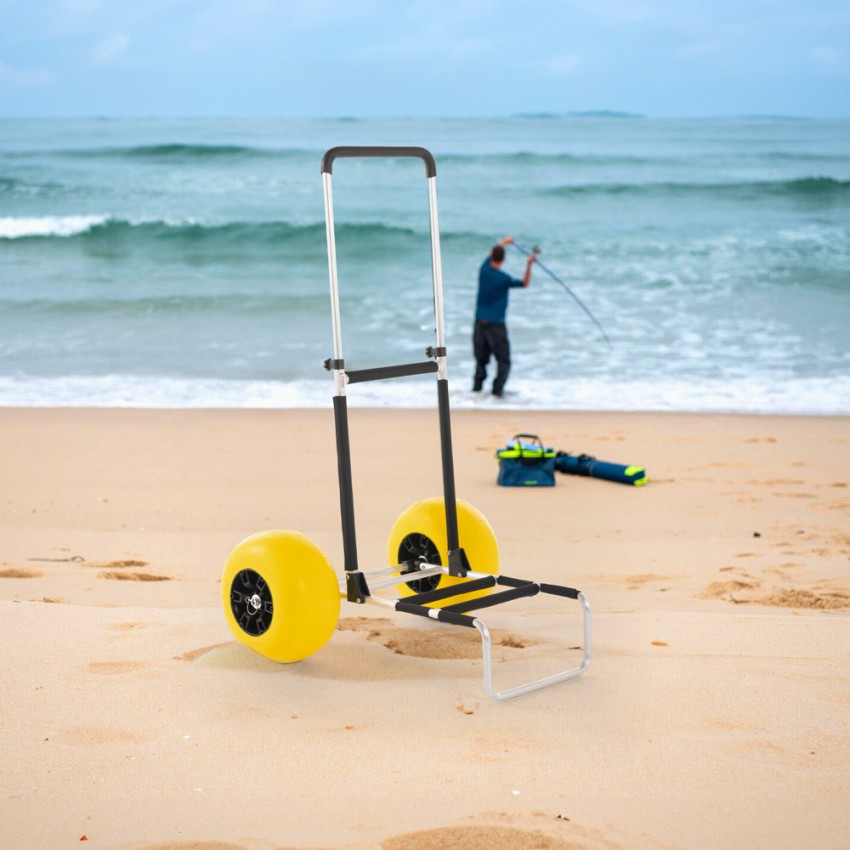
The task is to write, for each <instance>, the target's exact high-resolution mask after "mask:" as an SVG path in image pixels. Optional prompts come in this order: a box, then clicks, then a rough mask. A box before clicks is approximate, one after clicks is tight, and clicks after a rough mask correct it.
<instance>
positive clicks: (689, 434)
mask: <svg viewBox="0 0 850 850" xmlns="http://www.w3.org/2000/svg"><path fill="white" fill-rule="evenodd" d="M453 427H454V442H455V457H456V467H457V481H458V492H459V495H460V496H461V497H463V498H464V499H467V500H468V501H470V502H472V503H473V504H474V505H476V506H477V507H478V508H479V509H480V510H481V511H482V512H483V513H484V514H485V515H486V516H487V517H488V519H489V520H490V523H491V524H492V526H493V528H494V530H495V532H496V536H497V539H498V541H499V546H500V552H501V569H502V572H503V573H506V574H510V575H516V576H521V577H525V578H531V579H538V580H544V581H548V582H556V583H560V584H567V585H572V586H574V587H578V588H580V589H581V590H583V591H584V592H585V594H586V595H587V596H588V598H589V600H590V602H591V604H592V605H593V610H594V640H593V653H594V658H593V662H592V664H591V666H590V669H589V670H588V672H587V673H586V674H585V675H584V676H583V677H581V678H579V679H576V680H573V681H570V682H566V683H563V684H560V685H557V686H555V687H553V688H549V689H547V690H543V691H540V692H538V693H535V694H531V695H527V696H523V697H520V698H518V699H515V700H511V701H508V702H496V701H494V700H491V699H489V698H488V697H487V695H486V693H485V691H484V689H483V685H482V679H481V661H480V657H479V645H478V640H477V635H476V634H475V633H474V632H472V631H469V630H464V629H458V628H455V627H449V626H444V625H441V624H437V623H431V622H429V621H426V620H421V619H420V618H415V617H410V616H407V615H403V614H395V613H393V612H387V611H384V610H381V609H378V608H376V607H373V606H368V605H353V604H350V603H347V602H344V603H343V605H342V610H341V619H340V623H339V628H338V630H337V631H336V632H335V634H334V636H333V638H332V639H331V641H330V642H329V643H328V644H327V645H326V646H325V647H324V648H323V649H322V650H320V651H319V652H318V653H317V654H316V655H314V656H312V657H310V658H309V659H307V660H305V661H303V662H300V663H297V664H292V665H280V664H275V663H273V662H271V661H268V660H267V659H265V658H263V657H261V656H259V655H257V654H255V653H253V652H251V651H250V650H248V649H247V648H245V647H243V646H242V645H241V644H239V643H237V642H236V641H235V640H234V639H233V636H232V635H231V633H230V631H229V629H228V627H227V625H226V623H225V620H224V616H223V613H222V610H221V603H220V578H221V572H222V568H223V565H224V563H225V561H226V559H227V556H228V554H229V552H230V550H231V549H232V548H233V547H234V546H235V545H236V543H238V542H239V541H240V540H241V539H242V538H244V537H246V536H247V535H249V534H251V533H253V532H255V531H260V530H262V529H266V528H290V529H294V530H297V531H300V532H303V533H304V534H306V535H308V536H309V537H310V538H312V539H313V540H314V541H315V542H316V543H317V544H318V545H319V546H321V548H322V549H323V550H324V551H325V552H326V553H327V555H328V557H329V558H330V560H331V563H332V564H333V565H334V567H335V568H336V569H337V571H341V569H342V547H341V537H340V531H339V514H338V502H337V498H338V496H337V489H336V487H337V485H336V458H335V452H334V447H333V423H332V415H331V413H330V412H329V411H328V410H310V411H297V410H289V411H234V410H230V411H145V410H84V409H81V410H50V409H43V410H34V409H28V410H18V409H8V410H2V411H0V435H2V439H0V470H2V474H0V508H2V510H0V523H2V525H1V526H0V653H1V654H2V658H1V659H0V663H2V689H0V730H2V734H0V764H2V770H0V847H1V848H3V850H5V848H9V850H12V849H13V848H14V850H30V848H32V850H54V848H61V847H71V846H80V843H81V842H85V846H87V847H91V848H95V847H97V848H114V849H115V850H118V848H121V850H165V848H181V850H272V848H278V849H279V850H280V848H302V849H303V850H307V848H312V850H317V848H325V850H330V849H331V848H333V850H366V848H381V850H425V848H429V850H430V848H457V850H472V848H487V850H520V848H522V849H523V850H524V849H525V848H551V850H566V848H580V849H581V850H596V849H597V848H652V849H653V850H654V849H655V848H658V850H661V848H665V850H669V848H683V850H684V848H687V849H688V850H702V848H729V847H736V848H762V847H763V848H772V849H773V850H775V848H795V850H796V848H800V847H817V848H836V849H837V848H844V847H846V846H847V840H848V838H847V836H848V835H850V489H848V487H849V486H850V421H848V419H847V418H839V417H818V418H807V417H772V416H721V415H715V416H702V415H679V414H592V413H568V412H546V413H536V412H522V411H504V412H500V411H464V412H460V413H457V414H455V416H454V418H453ZM351 428H352V444H353V449H354V452H355V464H354V486H355V498H356V505H357V522H358V533H359V538H358V544H359V550H360V558H361V563H362V565H363V566H364V568H366V569H372V568H376V567H380V566H383V565H384V564H385V562H386V553H385V547H386V539H387V535H388V533H389V529H390V527H391V526H392V523H393V521H394V520H395V518H396V516H397V515H398V514H399V513H400V512H401V511H402V510H404V509H405V508H406V507H407V506H408V505H409V504H411V503H413V502H415V501H416V500H418V499H420V498H423V497H426V496H430V495H439V494H440V486H441V485H440V479H439V460H438V459H439V454H438V443H437V439H438V438H437V423H436V414H435V413H433V412H432V411H412V410H405V411H388V410H374V411H373V410H355V411H353V413H352V421H351ZM518 431H531V432H537V433H539V434H541V435H542V436H543V438H544V440H545V441H546V443H547V444H549V445H552V446H555V447H557V448H561V449H564V450H568V451H574V452H579V451H584V452H588V453H591V454H595V455H596V456H597V457H599V458H601V459H603V460H610V461H615V462H622V463H627V464H642V465H644V466H646V468H647V470H648V473H649V477H650V483H649V485H648V486H646V487H643V488H630V487H626V486H623V485H619V484H613V483H609V482H604V481H599V480H593V479H586V478H574V477H570V476H561V477H560V478H559V480H558V483H557V486H556V487H555V488H554V489H548V490H508V489H505V488H499V487H497V486H496V484H495V477H496V463H495V461H494V459H493V456H492V454H493V450H494V449H495V448H496V447H497V446H499V445H500V444H502V443H504V442H505V441H506V439H508V438H509V437H511V436H512V435H513V434H514V433H515V432H518ZM576 607H577V606H575V603H571V602H569V600H562V599H553V598H549V597H536V598H534V599H530V600H520V601H517V602H513V603H511V604H510V605H506V606H503V607H502V608H500V609H498V610H495V611H493V613H492V618H491V615H490V613H489V612H487V613H486V619H487V620H488V623H490V622H492V628H493V631H494V657H495V659H496V664H495V668H496V669H495V676H496V680H497V686H498V687H502V686H507V685H511V684H516V683H518V682H520V681H524V680H527V679H531V678H536V677H538V676H541V675H545V674H547V673H550V672H555V671H557V670H560V669H564V668H565V667H567V666H570V665H572V664H574V663H576V661H577V659H578V658H579V657H580V650H578V649H577V647H578V646H579V645H580V643H581V631H580V618H579V617H578V614H577V612H576V610H575V608H576ZM482 616H484V615H483V614H482Z"/></svg>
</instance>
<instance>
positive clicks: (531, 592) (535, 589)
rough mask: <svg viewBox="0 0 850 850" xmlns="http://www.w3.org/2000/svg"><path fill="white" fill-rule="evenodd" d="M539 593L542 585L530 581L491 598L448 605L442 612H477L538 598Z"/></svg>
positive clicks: (485, 597) (492, 594) (491, 595)
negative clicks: (514, 600) (503, 604)
mask: <svg viewBox="0 0 850 850" xmlns="http://www.w3.org/2000/svg"><path fill="white" fill-rule="evenodd" d="M538 593H540V585H539V584H535V583H534V582H532V581H529V582H526V583H525V584H522V585H520V586H518V587H512V588H511V589H510V590H502V591H500V592H499V593H491V594H490V595H489V596H482V597H480V598H479V599H470V600H469V601H468V602H456V603H455V604H454V605H447V606H446V607H445V608H442V609H441V610H443V611H477V610H478V609H479V608H492V607H493V606H494V605H501V604H502V603H503V602H510V601H511V600H512V599H522V597H524V596H537V594H538Z"/></svg>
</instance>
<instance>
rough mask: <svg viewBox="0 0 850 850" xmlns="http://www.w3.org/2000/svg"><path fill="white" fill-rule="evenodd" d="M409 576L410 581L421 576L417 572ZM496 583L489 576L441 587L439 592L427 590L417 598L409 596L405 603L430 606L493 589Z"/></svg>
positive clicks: (493, 577)
mask: <svg viewBox="0 0 850 850" xmlns="http://www.w3.org/2000/svg"><path fill="white" fill-rule="evenodd" d="M404 575H405V576H409V579H408V580H414V581H415V580H416V579H417V578H418V577H419V576H418V573H417V572H416V571H414V572H412V573H405V574H404ZM495 583H496V577H495V576H487V577H486V578H476V579H470V580H469V581H463V582H459V583H458V584H451V585H449V586H448V587H440V588H438V589H437V590H426V591H425V592H424V593H417V594H416V596H408V597H407V599H406V600H405V602H413V603H415V604H416V605H430V604H431V603H432V602H440V601H441V600H443V599H451V597H452V596H460V595H461V594H462V593H472V591H474V590H485V589H486V588H488V587H493V585H494V584H495Z"/></svg>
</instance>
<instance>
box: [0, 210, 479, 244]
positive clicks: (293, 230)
mask: <svg viewBox="0 0 850 850" xmlns="http://www.w3.org/2000/svg"><path fill="white" fill-rule="evenodd" d="M335 234H336V239H337V241H338V242H340V243H342V242H344V241H346V240H350V241H351V242H356V243H357V244H359V245H361V246H365V247H366V248H368V247H369V245H371V244H374V243H376V242H380V243H381V244H382V246H386V245H387V244H390V245H393V244H400V245H403V244H406V243H409V242H411V241H413V240H416V241H419V240H421V239H422V238H423V237H424V238H428V234H429V231H428V230H427V221H426V222H425V223H424V224H423V226H422V228H420V229H414V228H410V227H401V226H399V225H388V224H382V223H380V222H360V223H346V224H337V225H336V229H335ZM440 238H441V241H442V242H444V243H445V242H452V241H467V240H470V239H473V240H480V239H482V238H483V239H484V240H485V241H486V240H488V239H490V238H491V236H490V235H489V234H485V235H483V236H482V234H477V233H473V232H469V231H454V232H453V231H448V232H445V231H444V232H443V233H442V234H441V237H440ZM73 239H76V240H82V241H84V242H86V243H95V242H96V243H98V244H108V243H110V242H115V243H117V244H122V245H126V244H127V243H128V242H132V241H134V240H137V241H139V242H150V241H154V242H157V243H159V244H163V243H167V244H172V245H176V244H187V245H188V244H197V243H199V242H209V243H211V244H216V245H227V244H243V243H249V244H255V245H256V244H258V243H260V244H265V245H275V246H281V245H287V244H288V245H292V244H293V243H294V244H297V243H299V242H304V243H309V244H312V245H316V244H321V245H322V246H324V244H325V223H324V222H323V221H322V222H314V223H309V224H293V223H291V222H287V221H222V222H215V221H207V222H203V221H197V220H194V219H183V220H174V221H171V220H164V219H149V220H146V219H141V220H137V221H133V220H130V219H125V218H116V217H112V216H109V215H67V216H40V217H26V216H25V217H5V218H0V243H2V242H3V241H8V240H38V241H39V242H40V243H43V242H44V241H46V240H62V241H63V242H66V241H68V240H73Z"/></svg>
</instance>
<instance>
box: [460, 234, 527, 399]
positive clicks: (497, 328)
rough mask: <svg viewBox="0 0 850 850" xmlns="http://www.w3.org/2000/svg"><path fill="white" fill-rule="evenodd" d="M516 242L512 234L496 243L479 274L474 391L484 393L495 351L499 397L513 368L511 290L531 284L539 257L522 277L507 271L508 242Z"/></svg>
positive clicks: (496, 387)
mask: <svg viewBox="0 0 850 850" xmlns="http://www.w3.org/2000/svg"><path fill="white" fill-rule="evenodd" d="M513 241H514V240H513V237H512V236H506V237H505V238H504V239H502V241H501V242H499V244H498V245H495V246H493V250H492V251H491V252H490V256H489V257H487V259H486V260H484V262H483V263H482V265H481V271H480V272H479V273H478V297H477V301H476V305H475V326H474V328H473V332H472V349H473V352H474V354H475V378H474V379H473V384H472V389H473V391H474V392H481V390H482V388H483V387H484V381H485V379H486V378H487V364H488V363H489V362H490V355H491V354H492V355H493V356H494V357H495V358H496V364H497V367H498V369H497V372H496V378H495V380H494V381H493V395H494V396H496V398H501V397H502V396H503V395H504V391H505V381H507V379H508V372H509V371H510V368H511V346H510V342H509V341H508V329H507V328H506V327H505V313H506V311H507V309H508V290H509V289H511V288H513V287H527V286H528V285H529V283H531V266H532V265H533V264H534V262H535V261H536V260H537V255H536V254H534V253H532V254H530V255H529V257H528V262H527V263H526V266H525V276H524V277H523V279H522V280H518V279H517V278H513V277H511V276H510V275H508V274H506V273H505V272H503V271H502V263H503V262H504V261H505V245H511V244H512V243H513Z"/></svg>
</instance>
